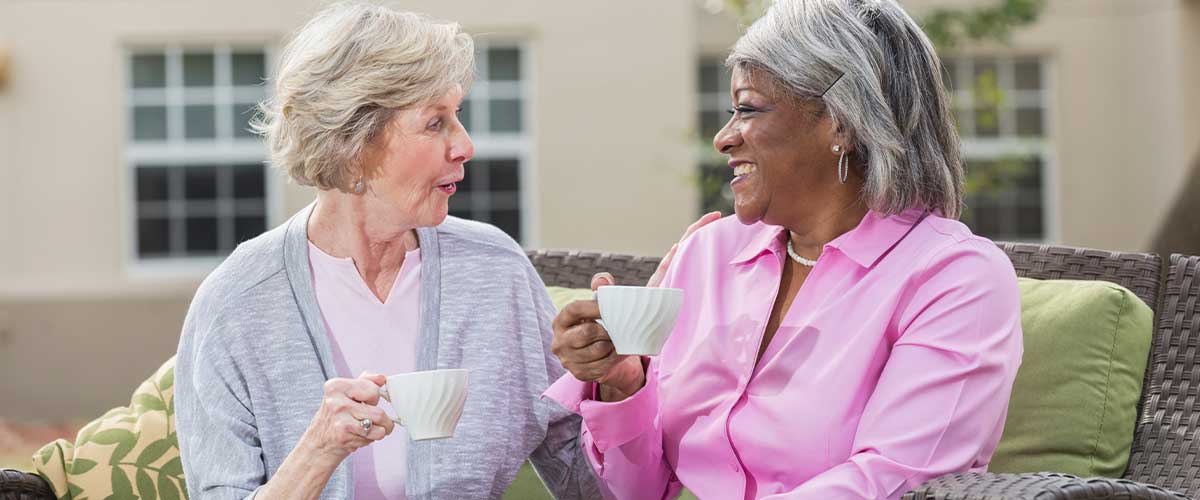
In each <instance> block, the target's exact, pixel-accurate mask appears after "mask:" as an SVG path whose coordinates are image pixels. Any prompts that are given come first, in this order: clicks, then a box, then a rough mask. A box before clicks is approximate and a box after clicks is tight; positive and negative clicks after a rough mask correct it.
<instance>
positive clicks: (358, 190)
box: [354, 179, 845, 194]
mask: <svg viewBox="0 0 1200 500" xmlns="http://www.w3.org/2000/svg"><path fill="white" fill-rule="evenodd" d="M842 182H845V181H842ZM366 189H367V185H366V184H364V183H363V180H362V179H359V180H358V182H355V183H354V194H362V193H363V191H366Z"/></svg>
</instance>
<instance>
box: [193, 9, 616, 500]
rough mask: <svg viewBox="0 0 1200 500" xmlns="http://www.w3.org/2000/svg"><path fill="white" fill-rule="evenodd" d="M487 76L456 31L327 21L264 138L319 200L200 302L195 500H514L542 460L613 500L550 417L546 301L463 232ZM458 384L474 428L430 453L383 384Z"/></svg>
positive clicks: (556, 482)
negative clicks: (470, 115)
mask: <svg viewBox="0 0 1200 500" xmlns="http://www.w3.org/2000/svg"><path fill="white" fill-rule="evenodd" d="M473 71H474V49H473V44H472V41H471V38H470V37H469V36H468V35H467V34H465V33H463V32H462V31H461V30H460V29H459V27H458V26H457V25H455V24H451V23H441V22H435V21H432V20H429V19H427V18H425V17H423V16H420V15H417V14H412V13H406V12H397V11H394V10H391V9H388V8H385V7H381V6H376V5H369V4H359V3H350V4H337V5H334V6H332V7H329V8H327V9H325V10H324V11H322V12H321V13H319V14H317V16H316V17H315V18H314V19H313V20H312V21H311V22H309V23H308V25H306V26H305V27H304V28H303V29H301V30H300V31H299V33H298V34H297V35H296V36H295V38H294V39H293V40H292V41H291V42H290V44H289V45H288V46H287V48H286V50H285V51H284V52H283V56H282V62H281V65H280V69H279V71H278V74H277V77H276V82H275V97H274V99H273V100H272V101H270V102H269V103H266V104H265V105H264V106H263V111H264V113H263V117H262V119H261V120H260V121H259V123H258V124H257V128H258V129H259V130H260V132H262V133H263V134H264V135H265V136H266V139H267V142H268V144H269V147H270V151H271V159H272V161H273V163H274V164H275V166H277V167H278V168H280V169H281V170H283V171H286V172H287V173H288V175H289V176H290V177H291V178H292V179H293V180H294V181H296V182H299V183H301V184H305V185H310V186H314V187H316V188H317V199H316V202H315V203H313V204H312V205H309V206H308V207H306V208H305V209H303V210H301V211H300V212H299V213H297V214H295V215H294V216H293V217H292V218H291V220H289V221H287V222H286V223H284V224H283V225H281V226H279V227H277V228H275V229H273V230H271V231H268V232H267V233H265V234H263V235H261V236H259V237H257V238H254V239H253V240H250V241H247V242H245V243H243V244H241V245H240V246H238V248H237V249H236V250H235V251H234V252H233V254H232V255H230V256H229V258H228V259H226V260H225V261H224V262H223V263H222V264H221V265H220V267H218V268H217V269H216V270H215V271H213V273H212V274H211V275H209V277H208V278H207V279H206V280H205V281H204V283H203V284H202V285H201V287H200V289H199V290H198V291H197V293H196V296H195V299H194V300H193V301H192V304H191V308H190V310H189V311H188V316H187V319H186V321H185V324H184V329H183V336H182V338H181V340H180V343H179V354H178V366H177V371H176V377H177V379H176V380H177V389H176V396H175V397H176V401H177V410H176V411H177V414H176V418H177V420H178V425H179V430H178V434H179V444H180V451H181V453H182V456H183V466H184V470H185V472H186V475H187V485H188V491H189V493H190V495H191V498H194V499H240V498H248V497H256V498H270V499H275V498H279V499H303V498H318V497H320V498H371V499H374V498H387V499H402V498H409V499H414V500H416V499H485V498H491V499H494V498H499V497H500V496H501V495H502V494H503V492H504V491H505V490H506V489H507V487H508V486H509V484H510V483H511V482H512V481H513V478H514V477H515V476H516V474H517V471H518V469H519V468H520V466H521V464H522V462H524V461H525V459H526V458H527V457H528V458H530V459H531V461H532V462H533V465H534V467H535V468H536V469H537V471H538V473H539V475H540V476H541V478H542V479H543V481H544V482H545V483H546V484H547V485H548V487H549V489H550V490H551V491H552V492H553V493H554V494H555V496H557V497H558V498H570V499H583V498H593V497H595V496H596V495H597V490H596V485H595V479H594V477H593V476H592V473H591V471H590V468H589V467H588V465H587V462H586V459H585V458H584V457H583V455H582V453H581V451H580V448H579V445H578V435H579V419H578V417H576V416H574V415H571V414H570V413H568V412H565V411H563V410H562V409H561V408H558V407H557V406H555V405H553V404H549V403H544V402H541V401H539V400H538V399H537V395H538V394H540V393H541V392H542V391H543V390H544V389H545V388H546V387H547V386H548V385H549V383H550V382H551V381H553V380H554V379H555V378H557V377H558V376H559V375H560V374H561V373H562V369H561V367H560V366H559V365H558V363H557V362H555V361H554V360H553V358H552V357H551V353H550V350H549V341H550V338H551V330H550V323H551V319H552V318H553V315H554V308H553V306H552V305H551V303H550V299H549V297H548V296H547V294H546V291H545V289H544V287H543V285H542V281H541V280H540V279H539V277H538V275H537V273H536V272H535V271H534V269H533V267H532V266H531V265H530V262H529V260H528V259H527V258H526V257H525V254H524V252H523V251H522V250H521V248H520V247H519V246H518V245H517V243H516V242H514V241H513V240H512V239H511V238H509V237H508V236H507V235H505V234H504V233H503V232H501V231H500V230H499V229H496V228H495V227H492V226H490V225H487V224H481V223H477V222H470V221H466V220H461V219H456V218H453V217H448V215H447V214H448V201H449V198H450V197H451V196H453V195H454V193H455V190H456V184H457V183H458V182H460V181H462V180H463V177H464V175H467V174H466V173H465V171H464V163H465V162H466V161H468V160H470V159H471V157H472V155H473V154H474V149H473V146H472V144H471V140H470V138H469V137H468V136H467V132H466V130H465V129H464V128H463V125H462V123H460V122H459V120H458V117H457V111H458V109H459V106H460V105H461V103H462V100H463V95H464V94H465V93H466V91H467V89H468V87H469V86H470V83H471V77H472V74H473ZM440 368H468V369H470V371H471V372H470V377H471V382H470V387H469V390H468V396H467V400H466V406H465V409H464V411H463V414H462V418H461V420H460V421H459V423H458V427H457V429H456V430H455V433H454V437H453V438H450V439H445V440H438V441H416V442H414V441H410V440H409V439H408V438H407V436H406V435H405V432H404V430H403V428H401V427H398V426H394V425H393V423H392V421H391V420H390V419H389V418H388V416H387V415H386V414H385V412H384V410H383V409H381V408H380V407H379V403H380V401H379V400H380V387H381V386H382V385H383V384H384V383H385V381H386V379H385V378H384V377H383V376H382V375H378V374H380V373H382V374H394V373H402V372H411V371H415V370H430V369H440ZM359 374H361V375H359Z"/></svg>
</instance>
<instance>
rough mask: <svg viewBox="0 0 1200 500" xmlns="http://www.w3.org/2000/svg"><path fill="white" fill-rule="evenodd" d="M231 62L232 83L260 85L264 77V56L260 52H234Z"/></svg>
mask: <svg viewBox="0 0 1200 500" xmlns="http://www.w3.org/2000/svg"><path fill="white" fill-rule="evenodd" d="M232 62H233V84H234V85H260V84H262V82H263V80H264V79H266V75H267V72H266V67H267V65H266V57H265V56H264V55H263V53H262V52H234V53H233V58H232Z"/></svg>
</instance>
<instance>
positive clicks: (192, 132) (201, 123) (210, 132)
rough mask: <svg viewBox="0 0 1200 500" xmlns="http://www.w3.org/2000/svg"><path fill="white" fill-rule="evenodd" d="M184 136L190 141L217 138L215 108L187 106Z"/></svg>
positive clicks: (184, 119)
mask: <svg viewBox="0 0 1200 500" xmlns="http://www.w3.org/2000/svg"><path fill="white" fill-rule="evenodd" d="M183 121H184V124H183V125H184V126H183V135H184V137H186V138H188V139H213V138H215V137H216V136H217V111H216V108H215V107H214V106H185V107H184V110H183Z"/></svg>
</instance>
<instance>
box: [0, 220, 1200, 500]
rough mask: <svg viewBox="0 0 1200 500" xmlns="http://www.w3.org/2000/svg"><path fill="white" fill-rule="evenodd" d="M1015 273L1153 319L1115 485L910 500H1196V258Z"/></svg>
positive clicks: (549, 265) (1057, 261) (1019, 257)
mask: <svg viewBox="0 0 1200 500" xmlns="http://www.w3.org/2000/svg"><path fill="white" fill-rule="evenodd" d="M1000 246H1001V248H1003V249H1004V251H1005V252H1006V253H1007V254H1008V256H1009V258H1010V259H1012V262H1013V266H1014V267H1015V268H1016V270H1017V274H1018V275H1020V276H1023V277H1029V278H1039V279H1078V280H1104V281H1109V282H1113V283H1117V284H1119V285H1122V286H1124V287H1126V288H1128V289H1129V290H1131V291H1133V292H1134V294H1136V295H1137V296H1138V297H1139V298H1141V299H1142V300H1143V301H1144V302H1146V304H1148V305H1149V306H1150V308H1151V309H1153V310H1154V312H1155V331H1154V339H1153V345H1152V348H1151V359H1150V360H1149V364H1148V367H1147V370H1146V375H1145V382H1144V384H1143V388H1142V395H1141V401H1140V403H1139V408H1138V421H1137V427H1136V431H1135V433H1134V441H1133V449H1132V453H1131V454H1130V458H1129V465H1128V467H1127V469H1126V471H1125V474H1124V476H1123V478H1122V479H1104V478H1090V479H1085V478H1076V477H1073V476H1069V475H1064V474H1055V473H1052V472H1041V473H1031V474H1020V475H1017V474H974V473H972V474H951V475H948V476H944V477H941V478H937V479H935V480H933V481H930V482H928V483H926V484H925V485H923V486H921V487H920V488H918V489H916V490H914V491H911V492H909V493H908V494H906V495H905V497H904V498H905V499H910V500H934V499H937V500H1003V499H1036V500H1049V499H1114V500H1115V499H1147V500H1149V499H1179V498H1189V497H1200V369H1197V365H1198V364H1200V256H1183V255H1173V256H1171V257H1170V259H1169V261H1168V262H1166V263H1164V262H1163V260H1162V258H1161V257H1159V256H1158V255H1154V254H1144V253H1124V252H1111V251H1104V250H1090V249H1082V248H1070V247H1058V246H1045V245H1041V246H1039V245H1027V244H1013V243H1000ZM529 258H530V260H531V261H532V262H533V264H534V266H535V267H536V268H537V270H538V272H539V273H540V274H541V276H542V279H543V280H544V281H545V282H546V284H547V285H553V286H565V287H575V288H582V287H586V286H588V282H589V280H590V278H591V276H592V274H593V273H594V272H597V271H602V270H603V271H608V272H611V273H613V275H614V276H616V278H617V280H618V282H621V283H642V282H645V280H646V279H648V278H649V276H650V275H651V274H652V273H653V272H654V269H655V267H657V265H658V260H659V259H658V258H653V257H636V256H630V255H616V254H602V253H589V252H576V251H557V250H539V251H531V252H529ZM53 498H55V497H54V495H53V493H52V492H51V491H50V488H49V487H48V486H47V485H46V483H45V482H44V481H43V480H42V479H41V478H40V477H38V476H36V475H32V474H26V473H20V472H17V471H4V472H3V473H0V500H9V499H12V500H16V499H39V500H41V499H53Z"/></svg>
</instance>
